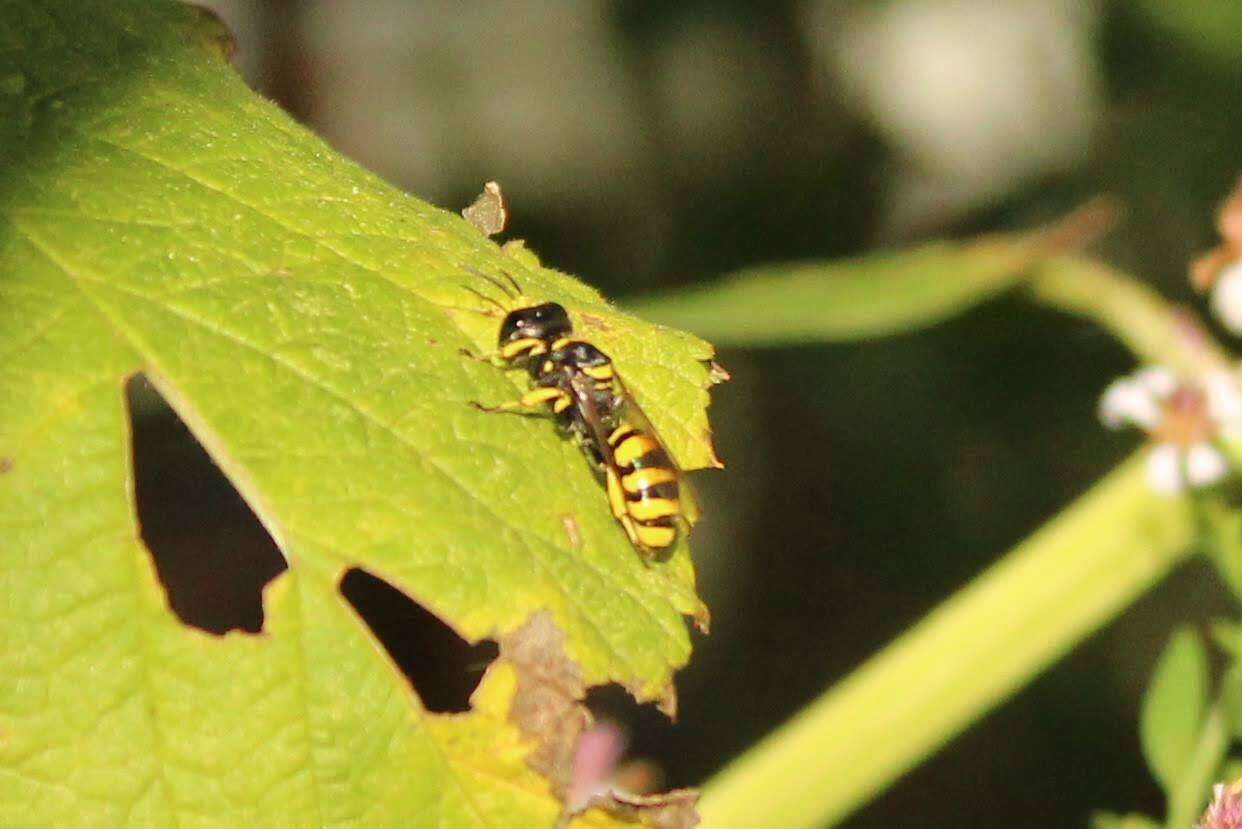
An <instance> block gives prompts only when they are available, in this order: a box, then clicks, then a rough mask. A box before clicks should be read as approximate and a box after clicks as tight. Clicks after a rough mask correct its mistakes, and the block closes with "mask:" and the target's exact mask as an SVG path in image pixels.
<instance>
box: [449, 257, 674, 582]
mask: <svg viewBox="0 0 1242 829" xmlns="http://www.w3.org/2000/svg"><path fill="white" fill-rule="evenodd" d="M475 273H476V274H477V275H479V276H481V277H483V278H485V279H487V281H489V282H490V283H491V284H492V285H495V286H496V287H498V288H499V289H500V290H501V291H502V292H503V293H504V294H505V295H506V297H508V298H509V299H510V300H511V301H512V302H514V303H517V304H518V305H519V307H516V308H513V310H508V309H507V308H506V307H505V306H504V305H502V304H501V303H500V302H498V301H497V300H496V299H495V298H493V297H490V296H488V295H487V294H484V293H482V292H480V291H477V290H475V289H474V288H472V287H470V286H468V285H466V286H463V287H465V288H466V289H467V290H469V291H470V292H471V293H473V294H475V295H476V296H478V297H480V298H482V299H483V300H484V301H486V302H488V303H489V304H491V305H493V306H495V307H496V308H497V309H499V311H500V312H501V313H503V314H504V318H503V321H502V322H501V324H500V334H499V337H498V338H497V350H496V351H495V352H494V353H492V354H490V355H482V356H480V357H479V359H483V360H487V361H491V362H495V363H497V364H499V365H501V366H504V367H506V368H520V369H525V370H526V371H527V372H528V373H529V374H530V380H531V387H530V390H529V391H527V392H526V393H525V394H523V395H522V397H521V398H520V399H519V400H516V401H512V402H510V403H505V404H501V405H500V406H490V407H489V406H483V405H482V404H479V403H473V404H472V405H473V406H474V407H475V408H477V409H480V410H482V411H485V412H514V411H516V412H523V411H531V410H538V409H540V408H544V407H546V410H547V411H548V412H550V413H551V415H552V416H553V418H554V419H555V420H556V422H557V424H558V425H559V426H560V427H561V429H562V430H563V431H565V432H566V433H568V434H569V435H570V436H571V437H572V438H573V439H574V440H575V441H576V442H577V443H578V444H579V445H580V446H581V447H582V448H583V450H584V452H585V453H586V455H587V458H588V459H589V460H590V462H591V463H592V465H593V467H594V468H595V470H596V471H597V472H598V474H599V475H600V476H601V477H602V479H603V483H604V487H605V491H606V492H607V494H608V504H609V507H610V508H611V509H612V514H613V516H614V517H615V518H616V520H617V522H618V523H619V524H620V525H621V527H622V528H623V529H624V530H625V534H626V535H627V536H628V537H629V539H630V542H631V543H632V544H633V545H634V547H635V548H636V549H637V550H638V552H639V553H640V554H641V555H642V556H643V557H644V558H645V559H651V558H654V557H656V556H658V555H659V554H661V553H662V552H664V551H666V550H668V549H669V548H670V547H672V545H673V544H674V542H676V541H677V537H678V531H679V528H680V525H681V524H682V523H683V522H684V521H685V511H684V510H683V505H682V499H681V472H680V470H678V468H677V466H676V465H675V464H674V463H673V460H672V458H670V457H669V454H668V450H667V449H665V448H664V445H663V444H662V443H661V442H660V439H659V438H658V437H657V436H656V432H655V430H654V429H653V428H652V427H651V423H650V421H649V420H648V419H647V416H646V415H645V414H644V413H643V411H642V409H640V408H639V406H638V404H637V403H636V402H634V397H633V395H631V394H630V392H629V390H628V389H627V388H626V386H625V383H624V382H623V381H622V380H621V377H620V376H619V375H618V374H617V372H616V370H615V369H614V367H613V364H612V360H611V359H610V358H609V357H608V355H607V354H605V353H604V352H603V351H601V350H600V349H599V348H598V347H596V346H595V345H593V344H591V343H589V342H586V341H585V340H581V339H577V338H575V337H574V336H573V324H572V323H571V322H570V320H569V314H568V312H566V310H565V308H564V306H562V305H560V304H559V303H556V302H543V303H539V304H536V305H524V304H522V303H521V297H522V292H521V289H520V288H519V287H518V285H517V283H516V281H514V279H513V277H512V276H510V275H509V274H508V273H507V272H506V273H505V274H504V275H505V277H506V278H507V279H508V281H509V285H506V284H505V283H504V282H501V281H500V280H499V279H497V278H495V277H492V276H490V275H488V274H485V273H482V272H481V271H475ZM472 356H475V355H472Z"/></svg>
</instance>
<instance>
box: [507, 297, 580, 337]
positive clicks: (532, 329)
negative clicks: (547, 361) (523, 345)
mask: <svg viewBox="0 0 1242 829" xmlns="http://www.w3.org/2000/svg"><path fill="white" fill-rule="evenodd" d="M572 328H573V326H572V325H571V324H570V322H569V314H568V313H567V312H566V311H565V308H564V306H562V305H560V304H559V303H556V302H545V303H543V304H542V305H532V306H530V307H529V308H518V309H517V310H516V311H510V312H509V315H508V316H506V317H505V321H504V322H503V323H501V325H500V345H502V346H503V345H504V344H505V343H511V342H513V341H514V340H520V339H525V338H527V337H529V338H532V339H536V340H548V339H553V338H556V337H560V336H564V335H565V334H568V333H569V332H570V331H571V330H572Z"/></svg>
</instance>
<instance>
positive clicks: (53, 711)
mask: <svg viewBox="0 0 1242 829" xmlns="http://www.w3.org/2000/svg"><path fill="white" fill-rule="evenodd" d="M226 44H227V40H226V38H225V37H224V35H223V33H222V31H221V30H220V29H219V28H218V26H217V25H216V24H215V23H214V21H212V20H211V19H210V18H209V17H207V16H206V15H204V14H202V13H200V12H198V11H197V10H195V9H193V8H192V7H189V6H186V5H182V4H175V3H174V4H165V3H157V2H147V1H146V0H142V1H140V0H129V2H105V0H91V1H90V2H85V1H81V2H80V1H79V0H58V2H48V3H42V2H40V3H29V2H14V1H13V0H5V2H0V114H2V115H3V116H4V117H3V118H0V355H3V356H2V359H0V400H2V401H3V402H4V403H3V407H2V408H0V596H2V597H3V598H0V631H2V632H0V676H2V677H4V680H3V681H2V682H0V825H4V826H13V825H49V826H52V825H54V826H75V825H88V824H89V825H113V824H120V823H126V822H128V823H132V824H134V825H173V824H192V825H209V824H211V825H219V824H222V823H224V824H229V825H249V826H271V825H321V824H324V825H326V824H337V823H351V824H353V825H366V826H378V825H410V826H413V825H436V826H477V825H481V824H489V823H490V824H491V825H497V826H499V825H510V826H538V825H551V824H552V822H553V821H554V820H555V819H556V817H557V813H558V811H559V803H558V802H557V801H556V799H555V798H554V797H553V795H552V791H551V789H552V784H551V783H549V781H548V780H546V779H544V778H543V777H542V776H540V775H539V774H537V773H535V772H534V771H532V770H531V768H530V767H529V766H528V765H527V763H526V759H527V755H528V753H529V751H530V742H529V740H528V739H526V737H524V736H523V734H522V733H521V731H520V730H519V728H518V727H517V726H516V725H514V724H512V723H511V722H510V721H509V719H508V716H507V713H506V712H507V711H508V708H509V706H510V705H511V704H516V702H515V700H518V701H521V698H520V694H519V696H518V697H515V696H514V695H515V694H518V693H519V692H518V691H517V690H516V689H515V688H514V687H512V686H505V685H504V684H503V683H500V684H497V682H498V681H496V680H493V681H491V682H490V683H489V684H488V690H487V692H486V695H485V696H486V698H487V701H488V702H487V705H485V706H483V707H481V708H480V709H478V710H475V711H472V712H471V713H468V714H462V715H452V716H449V715H445V716H436V715H431V714H429V713H427V712H426V711H424V710H423V708H422V706H421V705H420V703H419V701H418V699H417V697H416V696H414V695H413V694H411V692H410V689H409V687H408V685H406V684H405V683H404V681H403V680H402V678H401V677H400V675H399V673H398V672H397V671H396V670H395V669H394V667H393V666H392V665H391V664H390V663H389V662H388V660H387V658H386V657H385V656H384V654H383V651H382V650H381V649H380V647H379V646H378V643H377V642H375V640H374V638H373V637H372V636H371V634H370V633H369V631H368V630H367V629H366V627H365V626H364V625H363V624H362V623H361V621H360V620H359V619H358V618H357V617H356V616H355V615H354V613H353V611H352V609H351V607H350V606H349V605H348V603H346V602H345V600H344V599H343V598H342V597H341V595H340V594H339V592H338V587H337V585H338V581H339V579H340V578H341V576H342V574H343V573H344V572H345V571H346V570H347V569H348V568H350V567H353V566H359V567H364V568H366V569H367V570H368V571H370V572H371V573H373V574H375V575H376V576H378V577H380V578H382V579H384V580H386V581H388V582H390V583H391V584H393V585H395V586H396V587H398V588H400V589H401V590H402V591H404V592H405V593H407V594H408V595H410V596H411V597H413V598H414V599H416V600H417V601H418V602H419V603H421V604H422V605H424V606H425V607H427V608H428V609H430V610H431V611H432V612H434V613H436V614H437V615H438V616H439V617H440V618H442V619H443V620H445V621H446V622H447V623H448V624H449V625H451V626H452V627H453V628H454V629H455V630H456V631H458V632H459V633H460V634H461V635H462V636H464V637H466V638H467V639H469V640H472V641H474V640H478V639H481V638H484V637H502V636H504V635H505V634H508V633H511V632H513V631H515V630H517V629H519V628H520V627H521V626H523V625H524V624H525V623H526V622H527V621H528V620H529V619H531V618H532V617H533V616H535V615H536V614H538V613H539V612H541V611H547V612H548V613H549V614H550V618H551V620H552V622H553V623H554V624H555V625H556V627H557V629H559V630H560V631H562V632H563V635H564V638H563V648H564V652H565V656H566V657H567V659H568V661H569V663H571V664H574V665H575V666H576V667H577V669H578V670H580V671H581V676H582V679H583V680H584V682H585V683H586V684H588V685H590V684H598V683H603V682H608V681H615V682H619V683H622V684H624V685H626V686H627V687H629V688H630V689H631V690H633V691H634V693H635V694H637V695H638V696H640V697H642V698H644V699H661V698H663V699H666V700H667V699H668V697H667V696H666V695H667V694H668V693H669V681H670V677H671V674H672V671H673V670H674V669H675V668H677V667H678V666H680V665H682V664H684V663H685V661H686V660H687V658H688V655H689V649H690V644H689V636H688V633H687V629H686V624H685V622H684V619H683V614H686V613H696V614H697V613H701V612H702V610H703V608H702V605H701V603H700V602H699V600H698V599H697V597H696V596H695V594H694V588H693V571H692V568H691V565H690V561H689V557H688V554H687V551H686V550H685V548H684V545H683V546H682V547H680V548H679V549H678V550H677V551H676V553H675V555H674V556H673V558H672V559H671V560H670V561H669V562H667V563H664V564H657V565H653V566H649V565H647V564H644V563H643V562H642V561H641V560H640V559H639V557H638V556H637V555H635V553H634V551H633V550H632V549H631V548H630V546H629V543H628V542H627V540H626V538H625V536H624V534H623V533H622V532H621V531H620V529H619V528H618V527H617V525H616V523H615V521H614V520H613V519H612V517H611V515H610V513H609V510H608V507H607V505H606V500H605V498H604V497H603V495H602V493H601V490H600V487H599V485H598V483H597V481H596V480H595V479H594V476H593V474H592V472H591V470H590V469H589V467H588V465H587V463H586V462H585V460H584V459H583V457H582V453H581V452H580V451H579V450H578V449H577V448H576V447H574V446H572V445H570V444H569V442H568V441H566V440H564V439H562V438H561V437H559V436H558V435H557V433H556V431H555V429H554V428H553V425H552V424H551V423H549V422H548V421H547V420H546V419H539V418H535V419H531V418H518V417H503V416H493V415H487V414H484V413H481V412H479V411H476V410H475V409H472V408H471V407H470V406H469V405H468V403H469V402H470V401H474V400H478V401H484V402H488V403H495V402H500V401H503V400H509V399H512V398H513V397H514V396H515V395H516V394H517V393H518V390H519V389H520V388H521V387H522V386H523V383H524V380H523V378H522V377H521V376H518V375H509V374H506V373H504V372H501V371H499V370H497V369H495V368H493V367H491V366H489V365H486V364H483V363H480V362H478V361H476V360H473V359H470V358H468V357H466V356H463V355H462V353H461V350H462V349H470V350H472V351H482V350H486V349H488V348H490V347H492V346H494V344H495V337H496V332H497V324H498V320H497V319H496V318H495V317H488V316H484V315H482V314H480V313H478V311H479V310H480V306H481V305H482V303H481V302H480V301H479V300H478V299H477V298H476V297H474V296H473V295H472V294H471V293H469V292H468V291H466V290H464V289H463V288H462V287H461V283H463V282H469V281H471V280H472V279H475V280H476V283H477V280H478V278H477V277H474V276H473V275H472V274H471V273H470V271H469V270H468V267H469V268H475V269H478V270H480V271H485V272H491V273H496V272H498V271H499V270H501V269H504V270H507V271H509V272H510V273H512V274H513V276H514V278H515V279H516V280H517V281H518V282H519V283H520V284H521V285H522V287H523V290H524V292H526V293H527V294H529V295H530V296H531V297H534V298H539V299H545V298H546V299H555V300H558V301H561V302H563V303H565V304H566V306H567V307H568V308H569V309H570V311H571V314H572V315H573V317H574V320H575V322H576V323H577V324H578V326H579V327H580V328H581V329H582V330H583V331H584V332H585V333H586V334H587V335H588V336H591V337H592V338H593V339H594V340H595V341H597V342H599V343H600V345H601V347H603V348H604V349H605V350H607V351H609V352H610V353H611V354H612V355H613V356H614V358H615V360H616V362H617V364H618V366H619V367H620V369H621V371H622V372H623V373H624V376H625V377H626V379H627V380H628V382H629V385H630V386H631V387H632V388H633V390H634V392H635V394H636V395H637V396H638V397H639V399H640V401H641V402H642V403H643V404H644V407H645V408H646V410H647V412H648V414H649V415H650V416H651V418H652V420H653V421H654V423H655V426H656V428H657V429H658V430H659V431H660V432H661V434H662V435H663V436H664V438H665V440H666V441H667V443H668V444H669V447H670V449H671V450H672V451H673V453H674V454H675V455H676V456H677V458H678V459H679V460H680V461H681V462H682V464H683V465H685V466H687V467H690V468H693V467H698V466H704V465H708V464H710V463H711V462H712V455H711V450H710V446H709V444H708V441H707V423H706V419H705V414H704V406H705V403H706V386H707V384H708V380H709V375H708V367H707V365H706V363H705V361H706V360H707V359H708V358H709V357H710V355H711V351H710V348H709V347H708V346H707V345H706V344H705V343H703V342H701V341H699V340H697V339H694V338H693V337H690V336H688V335H682V334H679V333H677V332H673V331H665V330H662V329H658V328H656V327H655V326H652V325H649V324H645V323H642V322H640V321H638V320H636V319H635V318H633V317H631V316H629V315H627V314H623V313H620V312H618V311H616V310H614V309H613V308H612V307H611V306H610V305H608V304H607V303H606V302H604V301H603V300H602V299H601V298H600V297H599V296H598V294H597V293H595V292H594V291H593V290H591V289H589V288H586V287H584V286H582V285H581V284H579V283H577V282H575V281H573V280H571V279H569V278H567V277H565V276H562V275H560V274H557V273H555V272H553V271H549V270H546V269H543V268H541V267H539V266H538V264H537V262H534V261H533V258H532V257H531V256H529V255H528V254H522V255H520V256H518V255H510V254H507V253H505V252H503V251H502V250H501V249H500V248H499V247H498V246H496V245H495V244H494V243H492V242H490V241H488V240H487V239H486V238H485V237H484V236H482V235H481V234H480V233H478V232H477V231H476V230H475V229H474V228H472V227H470V226H469V225H468V224H467V223H466V222H465V221H463V220H462V219H461V218H460V217H458V216H457V215H455V214H454V213H452V212H450V211H442V210H439V209H435V208H432V207H430V206H428V205H426V204H424V203H422V202H419V201H418V200H416V199H413V198H411V197H409V196H406V195H404V194H402V193H401V192H399V191H397V190H395V189H394V188H392V187H391V186H389V185H387V184H385V183H384V182H382V181H380V180H379V179H377V178H376V177H375V176H373V175H370V174H369V173H367V172H365V171H363V170H361V169H359V168H358V167H357V166H355V165H353V164H351V163H349V162H348V161H346V160H344V159H342V158H341V157H340V156H338V155H336V154H335V153H334V152H332V151H331V150H330V149H329V148H328V147H327V146H325V145H324V144H323V142H321V141H320V140H318V139H317V138H315V137H314V136H313V135H312V134H310V133H309V132H308V131H306V130H305V129H303V128H301V127H299V126H298V125H297V124H295V123H294V122H293V121H291V120H290V119H289V118H288V117H286V116H285V115H284V114H283V113H281V112H280V111H279V110H278V109H276V108H275V107H274V106H272V105H271V104H269V103H267V102H265V101H263V100H262V99H260V98H258V97H257V96H255V95H253V94H252V93H250V92H249V91H248V90H247V89H246V88H245V87H244V85H243V84H242V83H241V82H240V81H239V80H238V79H237V77H236V76H235V75H234V73H233V72H232V71H231V70H230V69H229V67H228V66H227V64H226V63H225V62H224V60H223V56H222V53H223V51H224V50H225V47H226ZM476 287H477V284H476ZM483 287H484V289H486V286H485V285H484V286H483ZM484 307H485V306H484ZM139 371H141V372H144V373H145V374H146V375H147V376H148V377H149V378H150V380H151V381H152V383H153V384H154V385H155V386H156V388H157V389H159V391H160V392H161V393H162V394H163V396H164V397H165V398H166V399H167V400H168V401H169V402H170V403H171V405H172V406H173V408H174V409H175V410H176V411H177V413H178V414H179V415H180V416H181V418H182V419H183V420H184V421H185V422H186V423H187V424H188V425H189V426H190V428H191V430H192V431H193V432H194V434H195V436H196V437H197V438H198V439H199V441H200V442H201V443H202V444H203V445H204V446H205V447H206V448H207V450H208V452H209V453H210V454H211V456H212V458H213V459H214V460H215V462H216V463H217V464H218V465H219V466H220V468H221V469H222V470H223V472H224V473H225V474H226V475H227V476H228V477H229V479H230V480H231V481H232V483H233V484H234V485H235V486H236V487H237V489H238V490H239V491H240V492H241V493H242V495H243V496H244V497H245V499H246V500H247V502H248V503H249V505H250V506H251V508H252V509H253V510H254V512H255V513H256V514H257V515H258V517H259V518H260V520H261V521H262V522H263V524H264V526H266V527H267V528H268V530H269V532H270V533H271V535H272V536H273V538H274V539H275V540H276V542H277V543H278V545H279V546H280V548H281V550H282V552H283V553H284V555H285V556H286V558H287V560H288V562H289V570H288V571H287V572H286V573H285V574H283V575H282V576H280V577H279V578H278V579H277V581H276V582H275V583H274V584H273V585H272V586H270V587H269V589H268V592H267V595H266V597H265V613H266V621H265V628H264V633H263V635H261V636H247V635H242V634H230V635H228V636H225V637H214V636H210V635H207V634H204V633H201V632H199V631H196V630H192V629H189V628H187V627H186V626H185V625H183V624H181V623H180V622H179V621H178V620H177V619H176V618H175V617H174V616H173V615H172V614H171V613H170V612H169V610H168V608H167V606H166V600H165V597H164V595H163V592H162V590H161V588H160V585H159V583H158V581H157V580H156V576H155V572H154V568H153V567H152V562H151V558H150V555H149V553H148V552H147V550H145V549H144V547H143V546H142V544H141V542H140V541H139V540H138V539H139V535H138V528H137V526H136V523H135V515H134V507H133V503H132V471H131V468H130V467H131V457H130V448H129V446H130V437H129V425H128V423H127V414H126V411H125V403H124V395H123V387H124V383H125V381H126V379H127V378H128V377H130V376H132V375H133V374H134V373H135V372H139ZM205 519H206V520H210V516H205ZM570 521H571V522H572V524H573V526H574V528H575V531H574V533H572V534H571V533H569V532H567V530H566V526H567V522H570Z"/></svg>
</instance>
